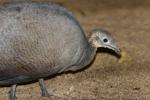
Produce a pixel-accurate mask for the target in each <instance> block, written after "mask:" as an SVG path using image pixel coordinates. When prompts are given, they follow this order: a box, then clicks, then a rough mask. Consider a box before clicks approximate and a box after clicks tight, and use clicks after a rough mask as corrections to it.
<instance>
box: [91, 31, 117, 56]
mask: <svg viewBox="0 0 150 100" xmlns="http://www.w3.org/2000/svg"><path fill="white" fill-rule="evenodd" d="M89 42H90V43H91V44H92V46H93V47H95V48H100V47H103V48H108V49H111V50H113V51H115V52H116V53H117V54H119V55H120V50H119V48H118V47H117V46H116V43H115V40H114V39H113V37H112V35H111V34H110V33H109V32H107V31H105V30H103V29H95V30H93V31H92V35H91V37H90V38H89Z"/></svg>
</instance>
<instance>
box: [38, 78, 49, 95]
mask: <svg viewBox="0 0 150 100" xmlns="http://www.w3.org/2000/svg"><path fill="white" fill-rule="evenodd" d="M39 85H40V88H41V92H42V93H41V94H42V96H44V97H49V96H50V95H49V93H48V91H47V89H46V86H45V84H44V79H43V78H41V79H39Z"/></svg>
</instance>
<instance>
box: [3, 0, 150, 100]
mask: <svg viewBox="0 0 150 100" xmlns="http://www.w3.org/2000/svg"><path fill="white" fill-rule="evenodd" d="M0 1H2V2H4V1H12V0H0ZM16 1H17V0H16ZM18 1H19V0H18ZM20 1H21V0H20ZM35 1H37V0H35ZM39 1H40V0H39ZM43 1H51V2H56V3H58V4H60V5H63V6H65V7H67V8H68V9H70V10H71V11H72V12H73V13H74V15H75V16H76V18H77V19H78V20H79V22H80V23H81V25H82V27H83V29H84V30H85V31H86V32H87V36H88V35H89V34H90V31H91V30H92V29H94V28H97V27H100V28H104V29H106V30H109V31H110V32H111V33H112V34H113V36H114V38H115V39H116V41H117V43H118V46H119V47H120V48H121V49H122V51H124V55H125V57H124V58H123V60H121V61H120V63H119V59H118V58H117V57H116V56H114V55H112V54H111V53H108V52H103V51H101V50H99V52H98V53H97V56H96V59H95V61H94V62H93V64H92V65H91V66H90V67H89V68H87V69H85V70H83V71H81V72H77V73H75V74H71V73H68V74H62V75H59V76H56V77H53V78H51V79H48V80H46V81H45V83H46V85H47V88H48V91H49V93H50V94H52V95H54V96H53V97H50V98H51V99H52V100H66V99H70V100H78V99H84V100H87V99H88V100H92V99H93V100H150V51H149V50H150V6H149V5H150V1H149V0H130V1H129V0H115V1H114V0H43ZM9 90H10V88H9V87H4V88H0V100H9V95H8V92H9ZM40 93H41V92H40V88H39V86H38V83H33V84H28V85H22V86H18V87H17V97H18V100H49V99H50V98H43V97H41V95H40ZM56 97H57V98H56Z"/></svg>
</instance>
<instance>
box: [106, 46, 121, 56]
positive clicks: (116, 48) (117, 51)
mask: <svg viewBox="0 0 150 100" xmlns="http://www.w3.org/2000/svg"><path fill="white" fill-rule="evenodd" d="M105 47H106V48H108V49H111V50H113V51H115V52H116V53H117V54H118V55H119V56H120V55H121V50H120V49H119V48H118V47H117V46H114V47H112V46H110V45H107V46H105Z"/></svg>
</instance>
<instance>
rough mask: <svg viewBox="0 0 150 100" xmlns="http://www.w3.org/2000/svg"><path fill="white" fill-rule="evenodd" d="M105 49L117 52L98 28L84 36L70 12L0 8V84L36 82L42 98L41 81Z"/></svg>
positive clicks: (49, 7)
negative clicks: (100, 48)
mask: <svg viewBox="0 0 150 100" xmlns="http://www.w3.org/2000/svg"><path fill="white" fill-rule="evenodd" d="M99 47H105V48H109V49H112V50H114V51H115V52H117V53H119V52H120V51H119V49H118V48H117V46H116V44H115V42H114V40H113V38H112V36H111V34H110V33H109V32H107V31H104V30H102V29H96V30H94V31H93V32H92V35H91V37H90V38H87V37H86V36H85V33H84V31H83V30H82V28H81V27H80V24H79V23H78V21H77V20H76V19H75V17H74V16H73V15H72V13H71V12H70V11H68V10H67V9H65V8H63V7H60V6H58V5H53V4H46V3H31V2H30V3H29V2H28V3H26V2H22V3H21V2H18V3H10V4H3V5H0V85H12V88H11V93H10V94H11V99H12V100H15V99H16V96H15V94H16V93H15V91H16V85H17V84H20V83H21V84H22V83H24V82H29V81H33V80H39V84H40V87H41V90H42V95H43V96H48V92H47V90H46V87H45V85H44V82H43V78H45V77H48V76H51V75H54V74H57V73H61V72H64V71H69V70H70V71H76V70H79V69H82V68H84V67H86V66H87V65H88V64H89V63H90V62H91V61H92V60H93V58H94V56H95V54H96V50H97V48H99Z"/></svg>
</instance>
